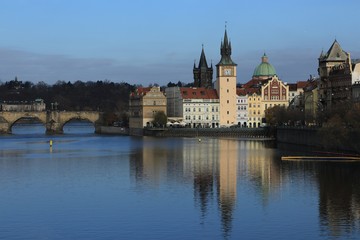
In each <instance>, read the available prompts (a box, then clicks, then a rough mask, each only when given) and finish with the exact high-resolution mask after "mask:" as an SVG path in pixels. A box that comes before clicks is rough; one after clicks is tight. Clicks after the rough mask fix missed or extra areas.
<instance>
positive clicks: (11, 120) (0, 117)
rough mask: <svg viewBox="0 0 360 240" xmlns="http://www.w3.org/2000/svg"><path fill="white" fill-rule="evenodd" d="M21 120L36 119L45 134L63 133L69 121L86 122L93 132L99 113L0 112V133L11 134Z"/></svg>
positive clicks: (97, 128)
mask: <svg viewBox="0 0 360 240" xmlns="http://www.w3.org/2000/svg"><path fill="white" fill-rule="evenodd" d="M22 118H34V119H38V120H39V121H40V122H41V123H43V124H44V125H45V127H46V133H48V134H59V133H63V127H64V125H65V124H66V123H67V122H69V121H71V120H74V119H76V120H88V121H90V122H91V123H93V124H94V127H95V132H98V130H99V129H100V125H101V122H102V121H101V113H99V112H95V111H79V112H72V111H69V112H68V111H46V112H45V111H43V112H25V111H23V112H5V111H4V112H0V133H11V128H12V126H13V125H14V124H15V123H16V122H17V121H18V120H20V119H22Z"/></svg>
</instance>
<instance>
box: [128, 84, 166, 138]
mask: <svg viewBox="0 0 360 240" xmlns="http://www.w3.org/2000/svg"><path fill="white" fill-rule="evenodd" d="M166 105H167V104H166V97H165V94H164V93H163V92H162V91H161V90H160V87H147V88H143V87H139V88H137V89H136V90H135V92H133V93H131V94H130V101H129V113H130V117H129V128H130V134H133V135H138V134H139V135H142V129H143V128H144V127H146V126H152V121H153V120H154V116H155V114H156V113H157V112H164V113H165V114H166Z"/></svg>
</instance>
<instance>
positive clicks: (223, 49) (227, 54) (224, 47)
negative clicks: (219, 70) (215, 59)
mask: <svg viewBox="0 0 360 240" xmlns="http://www.w3.org/2000/svg"><path fill="white" fill-rule="evenodd" d="M220 54H221V60H220V62H219V63H218V65H236V63H234V62H233V60H232V59H231V42H230V41H229V39H228V35H227V29H226V26H225V33H224V40H223V41H221V46H220Z"/></svg>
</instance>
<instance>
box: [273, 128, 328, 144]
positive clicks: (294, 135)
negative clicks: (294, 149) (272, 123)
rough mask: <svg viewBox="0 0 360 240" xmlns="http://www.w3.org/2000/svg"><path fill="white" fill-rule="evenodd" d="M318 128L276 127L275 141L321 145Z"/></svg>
mask: <svg viewBox="0 0 360 240" xmlns="http://www.w3.org/2000/svg"><path fill="white" fill-rule="evenodd" d="M318 130H319V129H318V128H308V127H278V128H276V141H277V142H280V143H290V144H296V145H304V146H312V147H322V145H321V142H322V141H321V139H320V137H319V135H318Z"/></svg>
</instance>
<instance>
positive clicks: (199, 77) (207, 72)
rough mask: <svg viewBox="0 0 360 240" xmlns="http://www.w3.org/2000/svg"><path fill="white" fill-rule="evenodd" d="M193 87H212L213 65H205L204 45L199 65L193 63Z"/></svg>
mask: <svg viewBox="0 0 360 240" xmlns="http://www.w3.org/2000/svg"><path fill="white" fill-rule="evenodd" d="M193 73H194V87H204V88H212V79H213V67H212V64H211V66H210V67H208V65H207V61H206V57H205V52H204V47H203V48H202V51H201V55H200V61H199V66H198V67H196V66H195V63H194V69H193Z"/></svg>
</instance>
